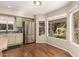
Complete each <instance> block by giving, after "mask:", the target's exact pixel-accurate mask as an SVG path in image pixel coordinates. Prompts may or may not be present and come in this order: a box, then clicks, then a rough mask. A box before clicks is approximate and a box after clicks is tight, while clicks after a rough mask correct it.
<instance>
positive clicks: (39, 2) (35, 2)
mask: <svg viewBox="0 0 79 59" xmlns="http://www.w3.org/2000/svg"><path fill="white" fill-rule="evenodd" d="M41 4H42V2H41V1H34V5H36V6H40V5H41Z"/></svg>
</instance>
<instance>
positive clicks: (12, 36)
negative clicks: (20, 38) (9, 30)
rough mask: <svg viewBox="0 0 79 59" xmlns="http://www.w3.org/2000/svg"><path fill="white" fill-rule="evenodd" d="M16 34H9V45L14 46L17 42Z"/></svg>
mask: <svg viewBox="0 0 79 59" xmlns="http://www.w3.org/2000/svg"><path fill="white" fill-rule="evenodd" d="M15 40H16V38H15V34H8V46H13V45H15V43H16V41H15Z"/></svg>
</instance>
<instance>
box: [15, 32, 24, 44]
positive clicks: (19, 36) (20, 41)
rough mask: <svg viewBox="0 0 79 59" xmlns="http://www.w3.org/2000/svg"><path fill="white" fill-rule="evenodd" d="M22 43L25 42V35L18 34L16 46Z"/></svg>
mask: <svg viewBox="0 0 79 59" xmlns="http://www.w3.org/2000/svg"><path fill="white" fill-rule="evenodd" d="M22 42H23V34H22V33H16V44H22Z"/></svg>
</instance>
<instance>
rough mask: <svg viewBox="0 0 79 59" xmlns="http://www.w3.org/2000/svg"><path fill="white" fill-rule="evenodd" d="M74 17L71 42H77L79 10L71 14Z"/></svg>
mask: <svg viewBox="0 0 79 59" xmlns="http://www.w3.org/2000/svg"><path fill="white" fill-rule="evenodd" d="M73 19H74V39H73V42H74V43H76V44H79V11H77V12H75V13H74V14H73Z"/></svg>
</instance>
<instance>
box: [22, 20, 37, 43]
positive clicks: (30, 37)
mask: <svg viewBox="0 0 79 59" xmlns="http://www.w3.org/2000/svg"><path fill="white" fill-rule="evenodd" d="M35 37H36V36H35V21H32V20H27V21H23V44H27V43H33V42H35V41H36V39H35Z"/></svg>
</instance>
